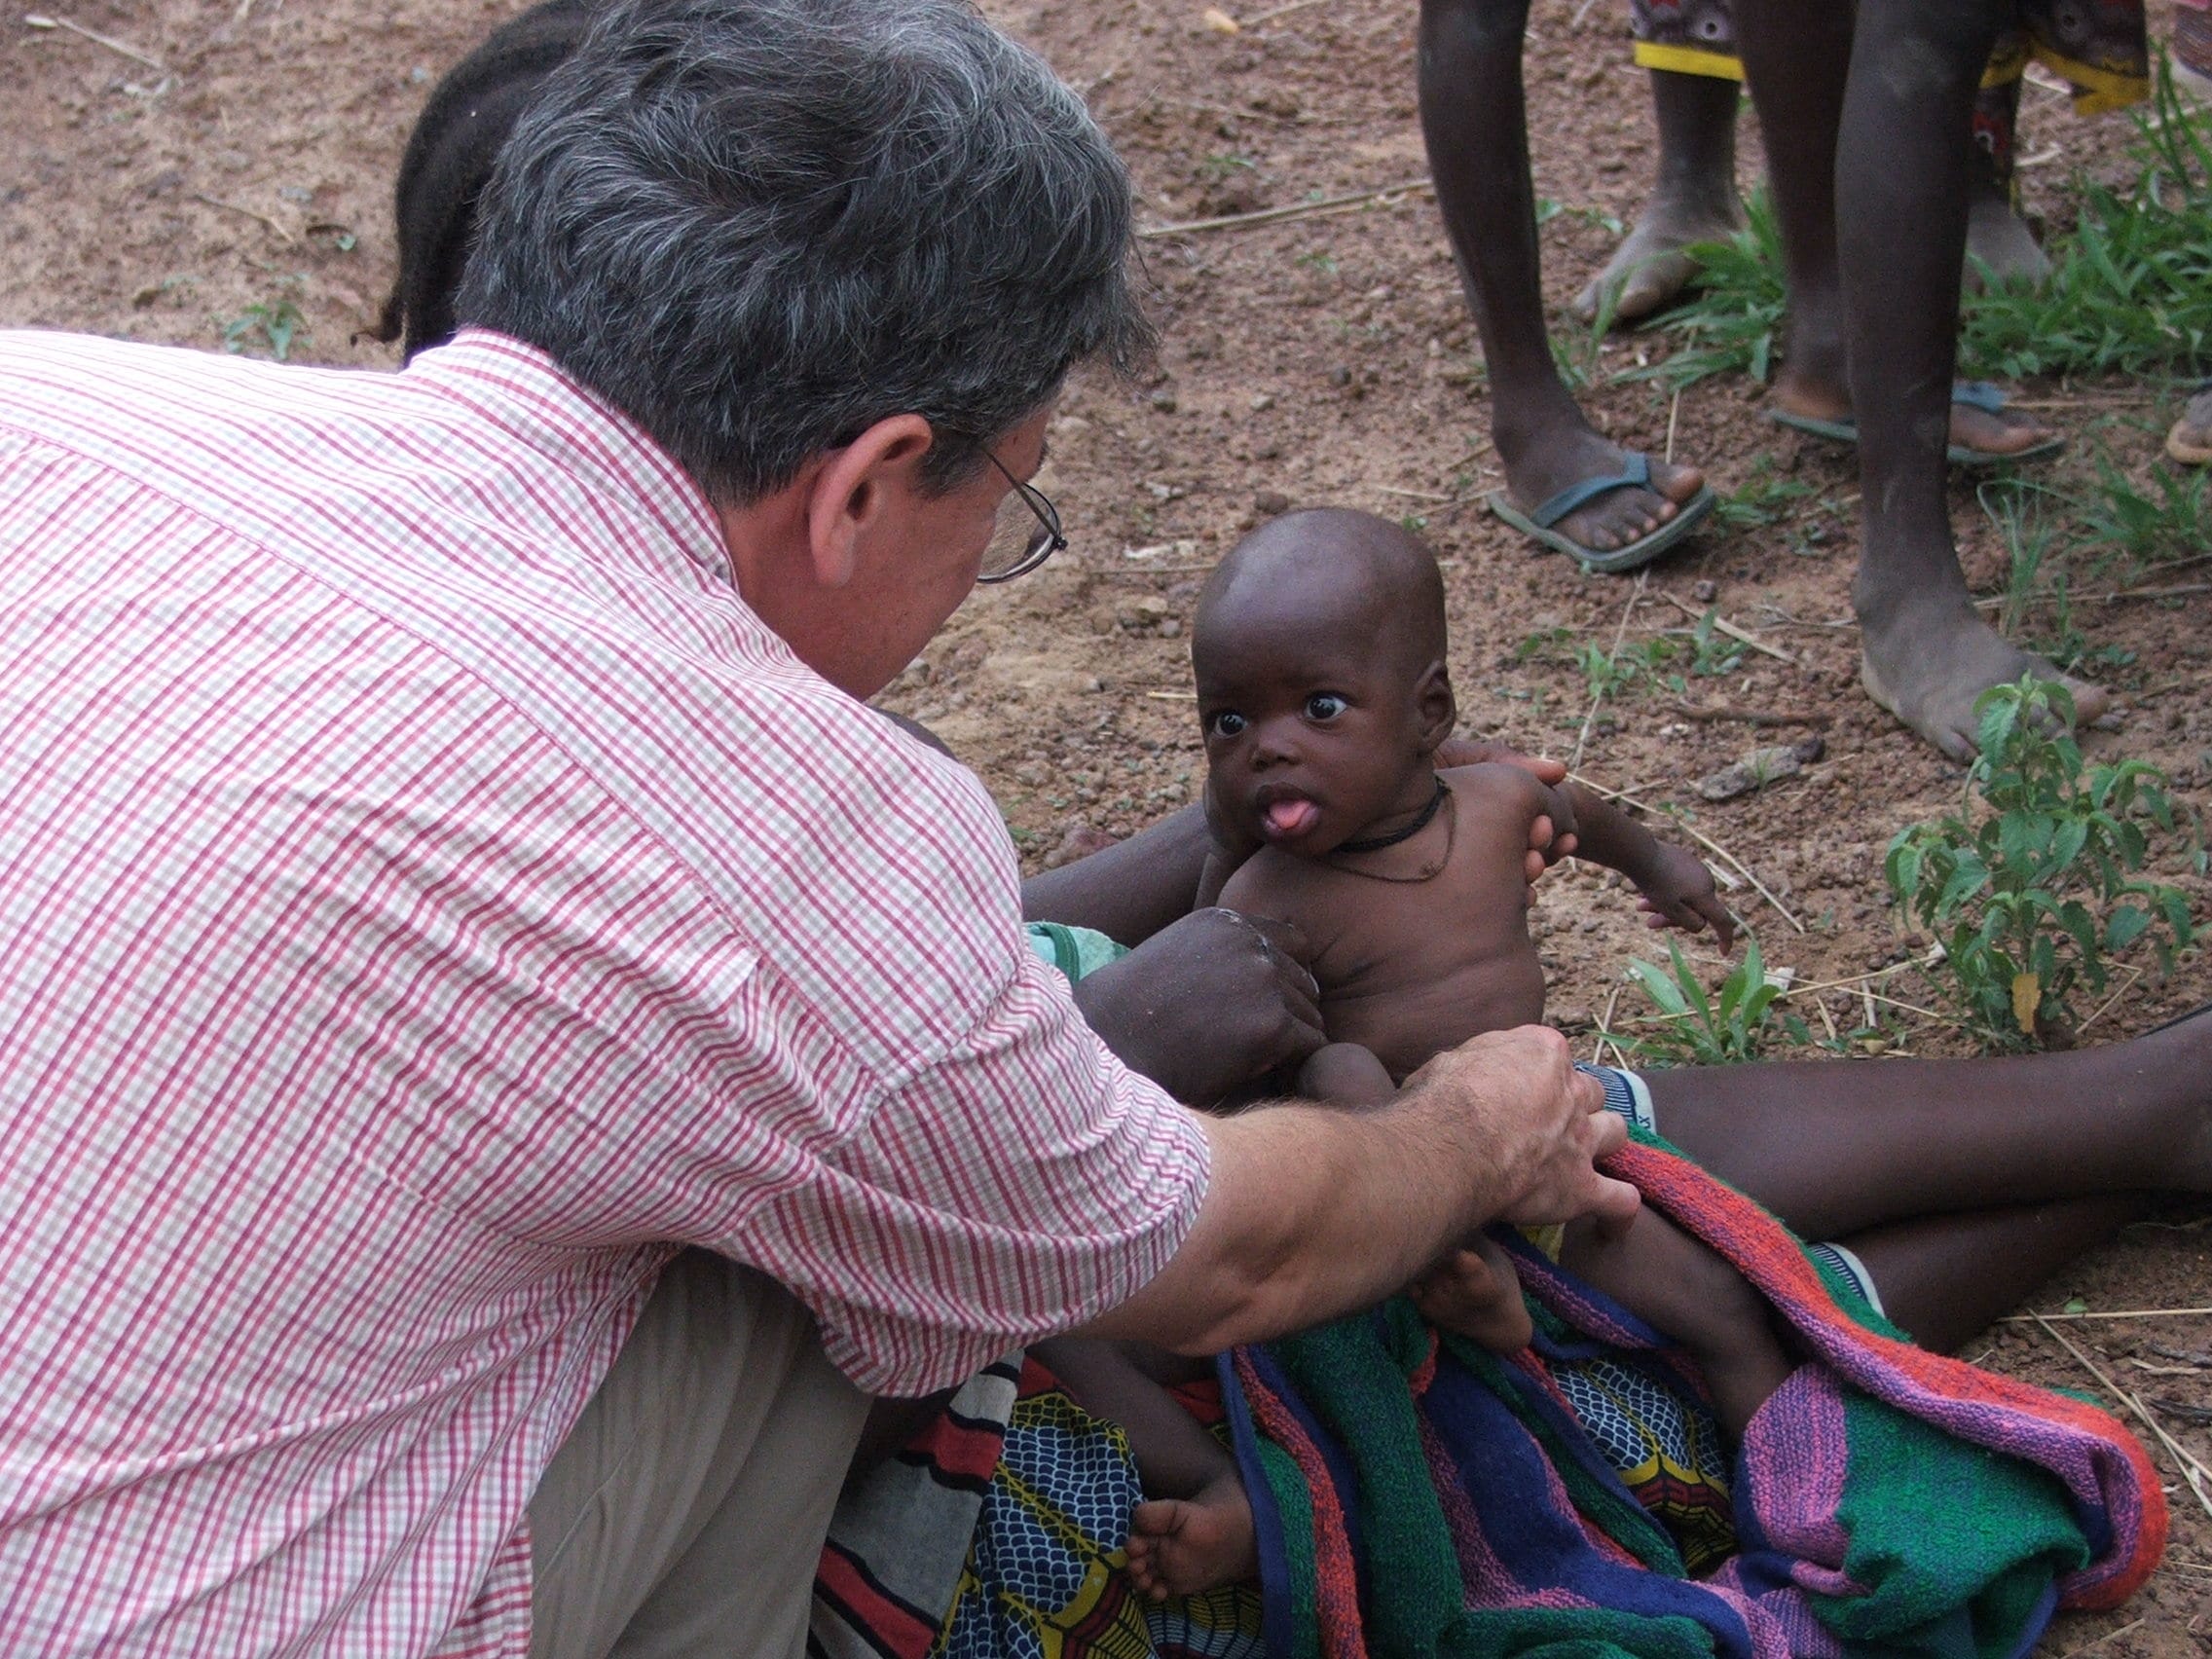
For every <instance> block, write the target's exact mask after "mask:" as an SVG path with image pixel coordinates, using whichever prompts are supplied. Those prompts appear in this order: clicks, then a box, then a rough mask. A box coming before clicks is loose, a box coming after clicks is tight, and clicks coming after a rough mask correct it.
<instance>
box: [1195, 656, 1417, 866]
mask: <svg viewBox="0 0 2212 1659" xmlns="http://www.w3.org/2000/svg"><path fill="white" fill-rule="evenodd" d="M1360 632H1361V633H1362V634H1365V635H1366V636H1367V637H1365V638H1362V639H1358V640H1353V639H1348V638H1346V637H1345V633H1344V631H1343V630H1341V629H1338V628H1328V627H1320V626H1315V627H1307V628H1283V627H1280V626H1277V627H1274V628H1272V629H1269V630H1266V631H1265V634H1266V637H1265V638H1261V637H1257V636H1258V635H1259V633H1260V631H1258V630H1254V631H1253V633H1252V634H1251V635H1249V636H1246V637H1239V631H1237V630H1228V629H1225V630H1220V631H1218V632H1215V633H1212V634H1209V635H1206V636H1204V637H1203V638H1201V640H1200V641H1199V642H1198V648H1197V649H1196V650H1195V652H1194V653H1193V663H1194V667H1195V668H1196V670H1197V674H1198V719H1199V720H1200V722H1201V723H1202V725H1203V727H1204V731H1205V745H1206V764H1207V766H1208V767H1209V768H1210V770H1211V771H1212V774H1213V794H1214V799H1215V801H1216V803H1217V804H1218V806H1219V808H1220V809H1221V810H1222V811H1223V812H1225V813H1227V814H1229V815H1230V816H1231V817H1232V818H1233V819H1234V820H1235V823H1236V827H1237V828H1239V829H1240V830H1243V831H1244V832H1245V833H1247V834H1249V835H1252V836H1255V837H1257V838H1258V839H1260V840H1262V841H1265V842H1267V843H1268V844H1270V845H1272V846H1277V847H1280V848H1282V849H1283V850H1284V851H1285V852H1289V853H1294V854H1297V855H1299V856H1300V857H1304V858H1318V857H1320V856H1322V855H1323V854H1325V853H1328V852H1331V851H1334V850H1335V849H1336V848H1337V847H1338V846H1339V845H1341V844H1342V843H1344V842H1346V841H1348V840H1351V839H1354V838H1355V837H1357V836H1358V834H1359V833H1360V831H1361V830H1364V829H1365V828H1366V827H1367V826H1368V825H1370V824H1372V823H1373V822H1375V821H1376V820H1377V819H1379V818H1383V817H1385V816H1387V815H1389V814H1390V813H1392V812H1401V811H1406V810H1410V809H1411V808H1413V807H1419V806H1420V805H1422V804H1424V802H1425V800H1426V797H1427V792H1428V790H1429V789H1430V788H1431V787H1432V786H1431V785H1430V784H1429V783H1428V781H1427V779H1428V773H1429V769H1430V768H1429V762H1428V756H1427V754H1426V752H1425V751H1424V750H1423V748H1422V746H1421V743H1420V737H1419V696H1418V687H1417V686H1415V685H1413V684H1409V683H1408V674H1407V670H1406V668H1405V666H1404V664H1403V663H1402V662H1401V661H1400V660H1399V656H1400V653H1398V652H1395V651H1392V650H1390V649H1389V648H1388V646H1387V645H1386V644H1384V643H1383V642H1379V641H1377V640H1375V639H1374V638H1373V636H1372V633H1371V632H1370V631H1369V630H1364V629H1363V630H1360ZM1409 796H1412V797H1413V798H1411V799H1410V800H1409V799H1408V798H1407V797H1409Z"/></svg>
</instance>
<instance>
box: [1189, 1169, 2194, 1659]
mask: <svg viewBox="0 0 2212 1659" xmlns="http://www.w3.org/2000/svg"><path fill="white" fill-rule="evenodd" d="M1610 1168H1611V1172H1612V1173H1614V1174H1616V1175H1619V1176H1621V1177H1622V1178H1623V1179H1626V1180H1629V1181H1633V1182H1634V1183H1635V1184H1636V1185H1637V1186H1638V1187H1639V1188H1640V1189H1641V1191H1642V1193H1643V1195H1644V1198H1645V1200H1646V1201H1647V1202H1650V1203H1653V1204H1655V1205H1657V1206H1658V1207H1659V1209H1660V1210H1662V1211H1663V1212H1664V1213H1666V1214H1667V1215H1669V1216H1671V1217H1672V1218H1673V1219H1674V1220H1675V1221H1676V1222H1677V1223H1678V1224H1680V1225H1681V1226H1683V1227H1684V1228H1686V1229H1687V1230H1688V1231H1690V1232H1691V1233H1694V1234H1695V1235H1698V1236H1699V1237H1701V1238H1703V1239H1705V1240H1706V1241H1707V1242H1708V1243H1710V1244H1712V1245H1713V1246H1714V1248H1716V1249H1718V1250H1719V1251H1720V1252H1721V1253H1722V1254H1723V1255H1725V1256H1727V1257H1728V1258H1729V1259H1730V1260H1731V1261H1733V1262H1734V1263H1735V1264H1736V1265H1737V1267H1738V1268H1740V1269H1741V1270H1742V1271H1743V1272H1744V1273H1745V1275H1746V1276H1747V1277H1748V1278H1749V1279H1751V1282H1752V1283H1753V1284H1754V1285H1756V1286H1757V1287H1758V1288H1759V1290H1760V1291H1761V1292H1763V1293H1764V1294H1765V1295H1766V1296H1767V1297H1768V1298H1769V1299H1770V1300H1771V1301H1772V1302H1773V1304H1774V1306H1775V1307H1776V1309H1779V1310H1780V1312H1781V1313H1782V1315H1783V1316H1784V1317H1785V1318H1786V1319H1787V1320H1788V1323H1789V1324H1790V1325H1791V1326H1793V1327H1794V1328H1795V1330H1796V1332H1797V1334H1798V1337H1799V1339H1800V1342H1801V1345H1802V1346H1803V1347H1804V1349H1805V1350H1806V1351H1807V1353H1808V1354H1809V1355H1810V1356H1811V1357H1810V1358H1809V1359H1808V1360H1807V1362H1806V1363H1805V1364H1804V1365H1802V1366H1801V1367H1800V1368H1799V1369H1798V1371H1797V1372H1796V1373H1795V1374H1794V1375H1793V1376H1792V1377H1791V1378H1790V1380H1789V1381H1788V1383H1785V1384H1784V1386H1783V1387H1782V1388H1781V1389H1780V1390H1779V1391H1777V1392H1776V1394H1775V1395H1774V1396H1773V1397H1772V1398H1771V1399H1770V1400H1769V1401H1768V1402H1767V1404H1766V1405H1765V1406H1764V1407H1763V1408H1762V1409H1761V1410H1760V1412H1759V1413H1758V1415H1757V1416H1756V1417H1755V1418H1753V1419H1752V1421H1751V1425H1750V1428H1749V1430H1748V1431H1747V1433H1746V1435H1745V1439H1744V1445H1743V1447H1742V1448H1741V1451H1740V1453H1739V1456H1738V1457H1737V1459H1736V1463H1735V1470H1734V1477H1733V1480H1732V1483H1731V1484H1732V1487H1733V1493H1732V1497H1733V1508H1734V1519H1735V1527H1736V1533H1737V1540H1738V1546H1739V1547H1738V1550H1737V1553H1736V1554H1734V1555H1733V1556H1731V1557H1730V1558H1728V1560H1727V1561H1726V1562H1725V1563H1724V1564H1723V1565H1722V1566H1721V1567H1718V1568H1717V1569H1715V1570H1714V1571H1712V1572H1710V1573H1708V1574H1706V1575H1705V1576H1702V1577H1699V1578H1691V1577H1689V1576H1688V1575H1687V1574H1686V1573H1685V1571H1684V1569H1683V1566H1682V1554H1681V1550H1680V1549H1679V1547H1677V1541H1676V1539H1675V1538H1674V1537H1673V1536H1672V1535H1670V1534H1669V1532H1668V1531H1667V1530H1665V1528H1663V1527H1662V1526H1661V1525H1660V1524H1659V1523H1658V1522H1657V1521H1655V1520H1654V1519H1653V1518H1652V1516H1651V1515H1650V1514H1648V1513H1647V1512H1646V1511H1645V1510H1644V1508H1643V1507H1642V1506H1641V1505H1640V1504H1639V1503H1638V1502H1637V1501H1636V1499H1635V1497H1634V1496H1633V1495H1632V1494H1631V1493H1630V1492H1629V1490H1628V1488H1627V1487H1625V1486H1624V1485H1623V1484H1622V1482H1621V1479H1620V1477H1619V1475H1618V1474H1616V1473H1615V1472H1614V1467H1613V1465H1612V1463H1611V1462H1610V1461H1609V1460H1608V1459H1607V1458H1606V1457H1605V1456H1604V1454H1603V1452H1602V1451H1601V1449H1600V1448H1599V1447H1598V1446H1597V1445H1596V1444H1595V1443H1594V1442H1593V1440H1592V1438H1591V1436H1590V1434H1589V1433H1588V1432H1587V1430H1586V1429H1585V1428H1584V1427H1583V1425H1582V1424H1581V1423H1580V1422H1579V1421H1578V1420H1577V1419H1576V1418H1575V1417H1574V1415H1573V1413H1572V1412H1571V1410H1570V1409H1569V1407H1568V1404H1567V1395H1566V1393H1565V1392H1564V1391H1563V1390H1562V1388H1561V1386H1560V1384H1559V1383H1558V1381H1557V1380H1556V1377H1555V1374H1554V1373H1555V1368H1556V1367H1558V1366H1560V1365H1563V1364H1565V1363H1567V1361H1568V1360H1570V1359H1572V1358H1573V1357H1576V1356H1578V1355H1582V1354H1586V1353H1588V1352H1589V1351H1591V1345H1592V1343H1593V1341H1594V1342H1595V1343H1597V1344H1602V1345H1604V1346H1606V1347H1607V1348H1609V1349H1611V1350H1613V1351H1614V1352H1616V1353H1620V1352H1624V1351H1625V1352H1626V1353H1628V1354H1629V1355H1630V1356H1632V1357H1636V1356H1641V1357H1644V1358H1647V1359H1649V1360H1650V1361H1651V1362H1652V1363H1654V1364H1664V1363H1665V1362H1666V1361H1665V1356H1664V1355H1662V1354H1659V1353H1657V1352H1656V1351H1655V1350H1658V1349H1661V1348H1663V1347H1664V1344H1663V1342H1662V1340H1661V1339H1659V1338H1658V1337H1657V1335H1656V1333H1654V1332H1652V1331H1650V1330H1649V1329H1648V1328H1647V1327H1644V1326H1643V1325H1641V1322H1639V1321H1638V1320H1637V1319H1636V1318H1635V1317H1634V1315H1632V1314H1629V1313H1627V1312H1626V1311H1625V1310H1624V1309H1619V1308H1618V1307H1616V1306H1614V1305H1612V1304H1610V1303H1609V1302H1606V1301H1605V1300H1604V1299H1603V1298H1600V1297H1598V1296H1596V1295H1595V1294H1594V1293H1593V1292H1591V1291H1589V1290H1588V1289H1587V1287H1583V1286H1580V1285H1578V1284H1577V1283H1575V1282H1574V1281H1572V1280H1571V1279H1569V1278H1568V1277H1567V1275H1565V1274H1564V1273H1562V1272H1559V1271H1558V1270H1557V1269H1555V1268H1553V1267H1551V1265H1550V1264H1548V1263H1547V1262H1545V1261H1543V1259H1542V1258H1541V1257H1540V1256H1538V1255H1536V1254H1535V1253H1534V1252H1531V1251H1528V1250H1526V1249H1525V1248H1524V1249H1523V1250H1522V1251H1521V1253H1520V1256H1519V1260H1520V1263H1521V1265H1522V1270H1523V1273H1524V1277H1525V1282H1526V1283H1527V1286H1528V1289H1529V1291H1530V1297H1531V1300H1532V1301H1533V1302H1534V1303H1535V1305H1536V1306H1537V1308H1538V1309H1540V1328H1541V1332H1542V1335H1541V1337H1540V1340H1539V1342H1538V1344H1537V1346H1536V1347H1535V1348H1534V1349H1532V1350H1530V1351H1529V1352H1527V1353H1524V1354H1522V1355H1520V1356H1517V1357H1516V1358H1514V1359H1513V1360H1511V1361H1502V1360H1500V1359H1498V1358H1496V1357H1494V1356H1493V1355H1491V1354H1489V1353H1486V1352H1484V1351H1482V1350H1481V1349H1479V1348H1476V1347H1474V1346H1472V1345H1469V1344H1463V1343H1461V1342H1459V1341H1458V1340H1457V1339H1456V1338H1450V1337H1446V1338H1444V1339H1443V1340H1442V1341H1441V1342H1439V1340H1438V1338H1437V1336H1436V1333H1434V1332H1433V1331H1431V1330H1430V1329H1429V1328H1428V1327H1426V1326H1424V1325H1422V1324H1421V1322H1420V1321H1419V1317H1418V1316H1417V1315H1415V1313H1414V1312H1413V1310H1412V1309H1411V1307H1410V1305H1408V1304H1406V1303H1404V1302H1402V1301H1400V1302H1394V1303H1391V1304H1388V1305H1386V1306H1385V1307H1384V1308H1383V1309H1379V1310H1377V1311H1376V1312H1374V1313H1370V1314H1363V1315H1360V1316H1357V1317H1354V1318H1350V1319H1346V1320H1342V1321H1340V1322H1338V1323H1337V1324H1334V1325H1330V1326H1326V1327H1323V1328H1322V1329H1320V1330H1317V1331H1311V1332H1308V1333H1306V1334H1305V1335H1303V1336H1300V1337H1297V1338H1293V1339H1291V1340H1289V1341H1286V1342H1281V1343H1275V1344H1271V1345H1268V1346H1265V1347H1257V1348H1244V1349H1239V1350H1237V1351H1236V1352H1235V1354H1233V1355H1226V1356H1224V1362H1223V1364H1224V1379H1225V1385H1226V1404H1227V1405H1228V1408H1229V1413H1230V1420H1231V1425H1232V1428H1233V1431H1234V1436H1235V1447H1236V1452H1237V1456H1238V1460H1239V1462H1240V1464H1241V1465H1242V1467H1243V1470H1244V1477H1245V1483H1246V1486H1247V1488H1248V1489H1249V1491H1250V1492H1251V1493H1252V1496H1253V1499H1254V1508H1255V1511H1256V1515H1257V1519H1258V1521H1259V1526H1260V1538H1261V1559H1262V1562H1263V1566H1264V1577H1265V1596H1264V1618H1265V1631H1266V1637H1267V1646H1268V1651H1269V1652H1270V1653H1271V1654H1274V1655H1280V1656H1282V1659H1308V1656H1311V1659H1322V1656H1324V1655H1325V1656H1326V1659H1364V1656H1365V1655H1369V1654H1373V1655H1378V1656H1387V1659H1416V1656H1424V1655H1431V1654H1434V1655H1453V1656H1460V1655H1465V1656H1475V1655H1483V1656H1492V1655H1495V1656H1500V1659H1502V1656H1505V1655H1526V1656H1530V1659H1533V1656H1535V1655H1538V1654H1541V1655H1543V1656H1544V1659H1569V1656H1571V1659H1613V1656H1629V1655H1636V1656H1651V1659H1677V1656H1678V1659H1700V1656H1704V1655H1725V1656H1728V1659H1825V1656H1829V1655H1833V1656H1837V1659H1855V1656H1862V1655H1864V1656H1871V1655H1876V1654H1884V1655H1888V1654H1903V1653H1912V1654H1924V1655H1929V1656H1932V1659H1951V1656H1954V1655H1956V1656H1957V1659H2009V1656H2012V1655H2017V1654H2022V1653H2025V1652H2026V1651H2027V1649H2028V1648H2029V1647H2030V1646H2032V1645H2033V1643H2034V1641H2035V1640H2036V1638H2037V1637H2038V1636H2039V1635H2040V1633H2041V1632H2042V1630H2043V1628H2044V1626H2045V1625H2046V1623H2047V1621H2048V1619H2049V1617H2050V1614H2051V1611H2052V1609H2053V1608H2054V1607H2055V1606H2058V1605H2068V1606H2088V1607H2098V1606H2111V1605H2114V1604H2118V1603H2119V1602H2120V1601H2122V1600H2124V1599H2125V1598H2126V1597H2127V1596H2128V1595H2129V1594H2130V1593H2131V1592H2132V1591H2134V1590H2135V1589H2136V1588H2137V1587H2138V1586H2139V1585H2141V1584H2142V1582H2143V1581H2144V1580H2145V1579H2146V1578H2147V1577H2148V1576H2149V1575H2150V1573H2151V1570H2152V1568H2153V1567H2155V1566H2156V1565H2157V1559H2158V1555H2159V1552H2160V1550H2161V1549H2162V1548H2163V1545H2164V1541H2165V1532H2166V1510H2165V1501H2164V1497H2163V1495H2162V1493H2160V1491H2159V1487H2158V1482H2157V1478H2156V1475H2155V1473H2154V1471H2153V1469H2152V1467H2151V1464H2150V1462H2149V1460H2148V1458H2146V1457H2145V1456H2144V1454H2143V1452H2142V1449H2141V1448H2140V1447H2138V1446H2137V1445H2136V1443H2135V1442H2134V1440H2133V1439H2132V1438H2131V1437H2130V1436H2129V1435H2128V1434H2127V1433H2126V1431H2125V1430H2123V1429H2122V1428H2121V1427H2120V1425H2119V1424H2118V1423H2117V1422H2115V1421H2114V1420H2113V1419H2111V1418H2109V1417H2107V1416H2106V1415H2105V1414H2104V1413H2102V1412H2100V1411H2097V1410H2095V1409H2094V1408H2093V1407H2090V1406H2087V1405H2084V1404H2083V1403H2081V1402H2080V1401H2077V1400H2074V1399H2071V1398H2068V1397H2066V1396H2063V1395H2058V1394H2053V1393H2049V1392H2047V1391H2046V1390H2043V1389H2040V1388H2035V1387H2031V1386H2030V1385H2028V1384H2026V1383H2018V1382H2014V1381H2012V1380H2010V1379H2008V1378H2003V1377H1998V1376H1994V1375H1992V1374H1990V1373H1988V1372H1984V1371H1978V1370H1976V1369H1974V1368H1973V1367H1972V1366H1969V1365H1966V1364H1963V1363H1962V1362H1960V1361H1957V1360H1952V1359H1947V1358H1944V1357H1942V1356H1940V1355H1937V1354H1932V1353H1929V1352H1927V1351H1925V1350H1923V1349H1921V1348H1917V1347H1915V1346H1912V1345H1911V1344H1910V1343H1909V1342H1907V1341H1906V1340H1904V1338H1903V1336H1902V1333H1900V1332H1899V1331H1897V1330H1896V1329H1895V1328H1894V1327H1892V1326H1890V1325H1889V1324H1887V1323H1886V1322H1885V1321H1884V1320H1882V1319H1881V1318H1880V1316H1879V1315H1877V1314H1875V1313H1874V1312H1873V1311H1872V1309H1869V1308H1867V1307H1866V1305H1865V1304H1864V1303H1863V1302H1862V1301H1861V1300H1859V1298H1858V1297H1857V1296H1856V1295H1855V1294H1854V1293H1852V1292H1851V1291H1850V1290H1849V1289H1847V1288H1845V1287H1844V1286H1842V1285H1841V1284H1840V1283H1838V1282H1836V1281H1834V1280H1832V1279H1830V1278H1828V1277H1826V1276H1825V1273H1824V1270H1823V1269H1822V1268H1821V1267H1819V1266H1817V1265H1816V1264H1815V1262H1814V1261H1813V1260H1812V1259H1810V1258H1808V1257H1807V1256H1806V1254H1805V1253H1804V1252H1803V1250H1802V1249H1800V1248H1799V1246H1798V1245H1797V1243H1796V1241H1795V1240H1794V1239H1793V1238H1791V1237H1790V1235H1788V1232H1787V1231H1786V1230H1785V1229H1784V1228H1783V1227H1782V1226H1781V1224H1780V1223H1778V1222H1777V1221H1776V1220H1775V1219H1774V1218H1773V1217H1772V1216H1770V1215H1768V1214H1767V1213H1766V1212H1765V1211H1764V1210H1762V1209H1760V1208H1759V1207H1758V1206H1757V1205H1756V1204H1754V1203H1752V1202H1751V1200H1750V1199H1748V1198H1744V1197H1743V1196H1742V1195H1740V1194H1738V1193H1735V1192H1733V1191H1731V1190H1730V1189H1729V1188H1727V1187H1726V1186H1724V1185H1723V1184H1722V1183H1720V1182H1719V1181H1717V1180H1715V1179H1714V1177H1713V1176H1711V1175H1708V1174H1707V1173H1706V1172H1705V1171H1703V1170H1702V1169H1700V1168H1699V1167H1698V1166H1697V1165H1696V1164H1695V1163H1693V1162H1691V1161H1689V1160H1687V1159H1685V1158H1682V1157H1681V1156H1679V1155H1678V1154H1677V1153H1675V1152H1674V1151H1673V1149H1671V1148H1669V1147H1668V1146H1666V1144H1665V1143H1664V1142H1661V1141H1658V1140H1657V1139H1656V1138H1655V1137H1650V1136H1647V1135H1644V1134H1642V1133H1641V1132H1639V1134H1638V1136H1637V1141H1636V1144H1634V1145H1632V1146H1631V1147H1629V1148H1628V1149H1627V1150H1626V1151H1624V1152H1623V1153H1622V1154H1621V1155H1620V1156H1619V1158H1618V1159H1617V1161H1615V1162H1614V1163H1613V1164H1612V1165H1611V1166H1610Z"/></svg>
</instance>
